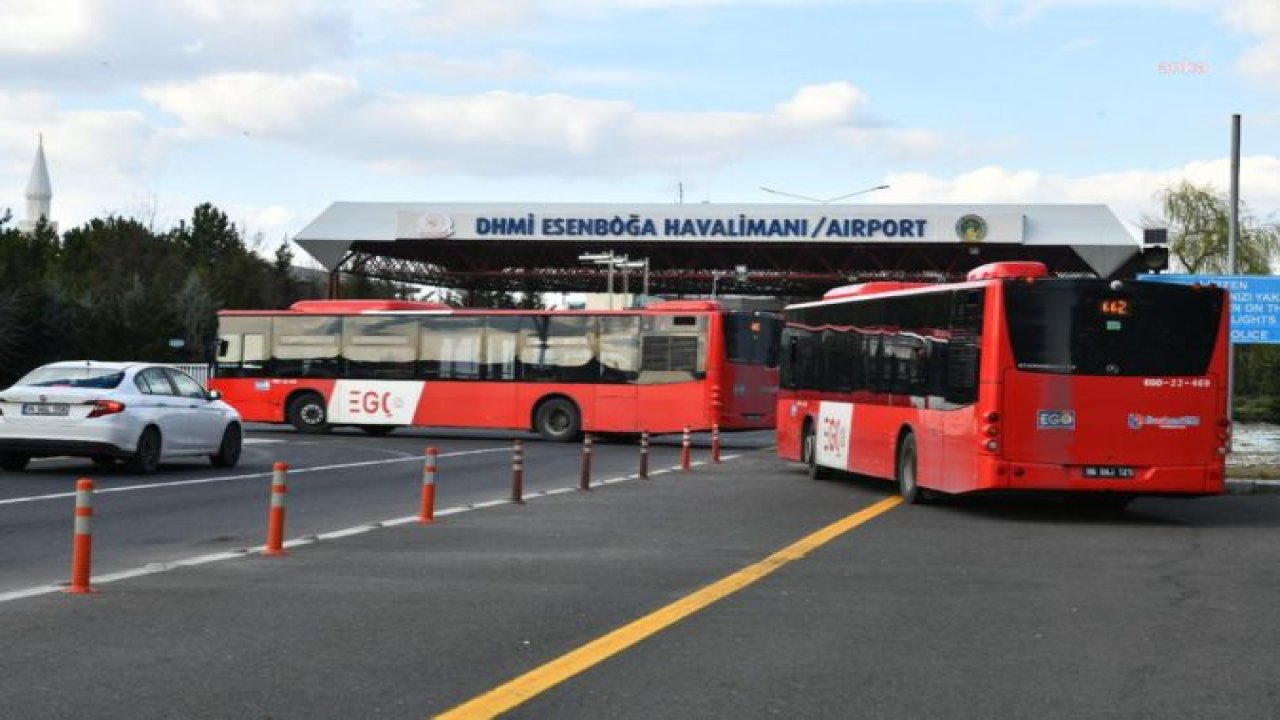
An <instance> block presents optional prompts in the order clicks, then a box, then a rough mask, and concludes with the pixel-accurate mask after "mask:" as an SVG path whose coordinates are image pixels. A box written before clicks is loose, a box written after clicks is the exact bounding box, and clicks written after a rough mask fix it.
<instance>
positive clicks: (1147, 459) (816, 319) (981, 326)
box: [777, 262, 1230, 504]
mask: <svg viewBox="0 0 1280 720" xmlns="http://www.w3.org/2000/svg"><path fill="white" fill-rule="evenodd" d="M1047 275H1048V273H1047V271H1046V269H1045V266H1044V265H1043V264H1041V263H1037V262H1004V263H993V264H990V265H984V266H982V267H979V268H976V269H975V270H973V271H972V272H970V273H969V275H968V278H967V281H966V282H962V283H954V284H916V283H897V282H872V283H865V284H862V285H853V286H848V287H845V288H838V289H836V290H832V291H831V292H829V293H827V294H826V296H824V298H823V299H822V300H820V301H817V302H812V303H805V304H799V305H793V306H790V307H788V308H786V309H785V310H784V311H783V320H784V327H783V332H782V349H781V355H782V357H781V380H780V384H781V388H780V389H779V392H778V430H777V436H778V453H779V455H780V456H781V457H783V458H785V459H789V460H798V461H802V462H805V463H807V464H808V467H809V472H810V474H811V475H812V476H814V477H819V476H823V475H827V474H830V473H831V472H832V471H846V472H852V473H858V474H862V475H869V476H873V477H879V478H884V479H889V480H894V481H896V482H897V483H898V486H899V490H900V492H901V493H902V496H903V498H904V499H906V500H907V501H908V502H913V503H918V502H924V501H927V500H928V499H929V498H930V497H932V496H933V494H935V493H945V494H955V493H969V492H975V491H984V490H1046V491H1065V492H1092V493H1096V494H1095V495H1094V496H1093V497H1096V498H1100V499H1105V500H1106V501H1108V502H1114V503H1115V504H1123V503H1124V502H1127V501H1128V500H1129V499H1131V498H1132V497H1134V496H1136V495H1176V496H1194V495H1213V494H1219V493H1222V492H1223V489H1224V482H1225V480H1224V464H1225V455H1226V452H1227V446H1228V441H1229V439H1230V422H1229V419H1228V418H1229V416H1228V406H1227V397H1228V393H1227V382H1228V375H1227V356H1228V352H1229V345H1228V339H1227V330H1228V327H1227V326H1228V321H1227V313H1228V303H1227V296H1226V292H1225V291H1224V290H1222V289H1221V288H1218V287H1212V286H1199V287H1197V286H1180V285H1166V284H1163V283H1144V282H1137V281H1131V280H1125V281H1120V280H1113V281H1108V280H1101V279H1062V278H1050V277H1048V276H1047ZM1104 493H1105V494H1104Z"/></svg>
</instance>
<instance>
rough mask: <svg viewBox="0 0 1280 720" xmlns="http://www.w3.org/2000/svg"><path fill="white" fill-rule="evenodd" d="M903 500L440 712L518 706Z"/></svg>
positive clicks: (475, 712)
mask: <svg viewBox="0 0 1280 720" xmlns="http://www.w3.org/2000/svg"><path fill="white" fill-rule="evenodd" d="M901 503H902V498H900V497H896V496H895V497H891V498H886V499H884V500H881V501H880V502H878V503H876V504H874V505H872V506H870V507H868V508H866V509H864V510H860V511H858V512H856V513H854V514H852V515H849V516H848V517H845V518H843V519H841V520H838V521H836V522H834V523H832V524H830V525H828V526H826V527H824V528H822V529H821V530H818V531H817V532H814V533H812V534H810V535H808V536H806V537H804V538H802V539H800V540H798V541H796V542H794V543H792V544H791V545H788V546H787V547H785V548H783V549H782V550H779V551H778V552H776V553H774V554H772V555H770V556H769V557H767V558H765V559H764V560H761V561H760V562H757V563H755V564H753V565H748V566H747V567H745V568H743V569H741V570H739V571H737V572H735V573H734V574H732V575H729V576H727V577H724V578H721V579H720V580H717V581H716V582H714V583H712V584H711V585H708V586H706V587H704V588H702V589H701V590H698V591H697V592H694V593H693V594H691V595H686V596H685V597H683V598H681V599H679V600H677V601H675V602H674V603H671V604H670V605H667V606H666V607H663V608H660V609H658V610H655V611H653V612H652V613H649V614H648V615H645V616H644V617H642V618H640V619H639V620H635V621H633V622H631V623H629V624H627V625H624V626H622V627H620V628H618V629H617V630H614V631H613V632H611V633H609V634H608V635H604V636H602V637H599V638H597V639H595V640H592V641H591V642H589V643H587V644H586V645H583V646H582V647H580V648H578V649H577V650H573V651H570V652H569V653H567V654H565V655H561V656H560V657H558V658H556V659H555V660H552V661H551V662H549V663H547V664H545V665H543V666H541V667H538V668H535V669H533V670H531V671H529V672H527V673H525V674H524V675H521V676H520V677H518V678H515V679H514V680H511V681H510V682H507V683H505V684H503V685H500V686H498V687H496V688H494V689H493V690H490V691H489V692H487V693H485V694H483V695H480V696H478V697H475V698H472V699H471V700H468V701H467V702H465V703H463V704H461V705H459V706H457V707H455V708H453V709H452V710H449V711H447V712H445V713H442V714H440V715H437V716H436V717H437V718H443V719H446V720H455V719H461V718H491V717H494V716H496V715H498V714H500V713H504V712H506V711H508V710H510V709H512V708H514V707H516V706H517V705H520V704H522V703H525V702H528V701H529V700H532V699H533V698H535V697H537V696H538V695H540V694H542V693H544V692H546V691H547V690H550V689H551V688H553V687H555V686H556V685H559V684H560V683H562V682H564V681H565V680H568V679H569V678H571V677H573V676H574V675H577V674H578V673H581V672H583V671H584V670H588V669H590V668H591V667H593V666H595V665H598V664H600V663H602V662H604V661H605V660H607V659H608V658H610V657H612V656H613V655H616V654H617V653H620V652H622V651H623V650H626V649H627V648H629V647H631V646H632V645H635V644H636V643H639V642H640V641H641V640H644V639H645V638H647V637H649V636H650V635H653V634H655V633H657V632H659V631H661V630H664V629H666V628H667V627H669V626H671V625H674V624H675V623H677V622H679V621H680V620H683V619H684V618H686V617H688V616H690V615H692V614H693V613H696V612H698V611H699V610H701V609H703V608H705V607H707V606H708V605H711V604H712V603H714V602H716V601H718V600H721V599H724V598H726V597H728V596H730V595H732V594H733V593H735V592H737V591H739V590H741V589H743V588H745V587H747V586H748V585H751V584H752V583H754V582H755V581H757V580H759V579H761V578H763V577H765V576H767V575H769V574H770V573H772V572H773V571H775V570H777V569H778V568H781V567H782V566H784V565H786V564H787V563H790V562H793V561H795V560H799V559H800V558H802V557H804V556H805V555H808V554H809V553H810V552H812V551H813V550H814V549H816V548H818V547H821V546H823V545H825V544H827V543H829V542H831V541H832V540H834V539H836V538H838V537H840V536H841V535H843V534H844V533H846V532H849V531H850V530H852V529H854V528H856V527H858V526H859V525H862V524H863V523H865V522H867V521H868V520H871V519H872V518H875V517H876V516H878V515H882V514H884V513H886V512H888V511H889V510H892V509H893V508H895V507H897V506H898V505H900V504H901Z"/></svg>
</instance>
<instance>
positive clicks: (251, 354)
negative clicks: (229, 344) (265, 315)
mask: <svg viewBox="0 0 1280 720" xmlns="http://www.w3.org/2000/svg"><path fill="white" fill-rule="evenodd" d="M241 360H242V362H244V364H245V367H255V368H260V367H262V365H263V363H265V362H266V361H267V337H266V336H265V335H258V334H251V335H245V336H244V355H243V357H242V358H241Z"/></svg>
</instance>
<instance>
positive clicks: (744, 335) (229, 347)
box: [209, 300, 780, 440]
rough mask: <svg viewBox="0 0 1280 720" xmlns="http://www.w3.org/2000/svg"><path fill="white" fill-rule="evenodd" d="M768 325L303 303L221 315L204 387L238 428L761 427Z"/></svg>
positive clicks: (768, 399)
mask: <svg viewBox="0 0 1280 720" xmlns="http://www.w3.org/2000/svg"><path fill="white" fill-rule="evenodd" d="M779 329H780V321H779V319H778V317H777V316H776V315H773V314H766V313H756V312H739V311H730V310H726V309H724V308H723V307H722V306H721V305H720V304H719V303H716V302H706V301H667V302H660V303H656V304H652V305H650V306H649V307H647V308H643V309H634V310H620V311H608V312H605V311H599V312H592V311H532V310H529V311H520V310H477V309H455V308H450V307H448V306H444V305H439V304H434V303H420V302H409V301H372V300H312V301H302V302H298V303H295V304H294V305H293V306H292V307H291V308H290V309H289V310H279V311H222V312H220V313H219V328H218V337H219V342H218V356H217V364H216V366H215V373H214V375H215V376H214V377H213V378H212V379H211V380H210V382H209V386H210V389H215V390H218V391H219V392H221V393H222V395H223V398H224V399H225V400H226V401H227V402H228V403H230V404H231V405H233V406H235V407H236V409H237V410H239V411H240V414H241V415H242V416H243V417H244V419H245V420H246V421H251V422H268V423H290V424H292V425H293V426H294V427H296V428H297V429H299V430H301V431H303V432H323V431H326V430H328V429H329V428H331V427H333V426H334V425H353V426H359V427H361V428H363V429H364V430H365V431H367V432H369V433H371V434H379V433H384V432H389V431H391V430H393V429H394V428H396V427H402V426H436V427H462V428H505V429H512V430H535V431H537V432H539V433H541V434H542V435H543V436H544V437H546V438H548V439H552V440H571V439H573V438H575V437H577V436H578V435H579V434H580V433H582V432H584V431H585V432H594V433H620V434H621V433H639V432H641V431H642V430H647V431H650V432H654V433H664V432H678V431H680V430H682V429H683V428H685V427H688V428H689V429H691V430H707V429H711V428H712V427H713V426H714V425H718V426H719V427H720V428H721V429H725V430H745V429H760V428H771V427H773V422H774V417H773V413H774V410H775V407H776V391H777V379H778V369H777V346H778V334H779Z"/></svg>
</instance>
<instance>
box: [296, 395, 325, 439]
mask: <svg viewBox="0 0 1280 720" xmlns="http://www.w3.org/2000/svg"><path fill="white" fill-rule="evenodd" d="M289 424H291V425H293V426H294V427H295V428H297V430H298V432H303V433H323V432H329V410H328V408H326V407H325V404H324V398H322V397H320V396H319V395H317V394H315V393H307V394H305V395H299V396H298V397H296V398H294V399H293V402H290V403H289Z"/></svg>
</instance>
